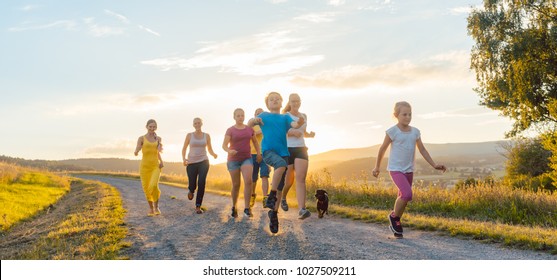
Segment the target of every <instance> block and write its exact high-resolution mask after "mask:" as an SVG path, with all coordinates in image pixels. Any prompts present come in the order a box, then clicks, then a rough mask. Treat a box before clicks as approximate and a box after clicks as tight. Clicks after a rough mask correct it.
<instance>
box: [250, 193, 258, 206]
mask: <svg viewBox="0 0 557 280" xmlns="http://www.w3.org/2000/svg"><path fill="white" fill-rule="evenodd" d="M255 197H256V194H252V195H251V198H250V200H249V208H253V206H254V205H255Z"/></svg>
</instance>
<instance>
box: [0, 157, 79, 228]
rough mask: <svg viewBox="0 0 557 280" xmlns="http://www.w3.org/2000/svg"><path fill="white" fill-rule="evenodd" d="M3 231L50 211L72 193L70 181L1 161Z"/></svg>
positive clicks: (0, 194)
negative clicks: (62, 198) (67, 194)
mask: <svg viewBox="0 0 557 280" xmlns="http://www.w3.org/2000/svg"><path fill="white" fill-rule="evenodd" d="M0 172H1V173H0V204H1V205H2V208H0V217H1V219H0V231H6V230H8V229H9V228H10V227H11V226H13V225H14V224H15V223H18V222H20V221H23V220H26V219H29V218H30V217H32V216H34V215H36V214H37V213H39V212H41V211H43V210H45V209H49V207H50V206H51V205H52V204H53V203H55V202H56V201H57V200H58V199H60V197H62V196H63V195H64V194H66V193H67V192H68V191H69V190H70V184H69V182H68V180H67V179H65V178H62V177H58V176H55V175H54V174H51V173H46V172H40V171H36V170H31V169H24V168H21V167H17V166H14V165H9V164H5V163H2V162H0Z"/></svg>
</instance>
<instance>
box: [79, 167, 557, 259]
mask: <svg viewBox="0 0 557 280" xmlns="http://www.w3.org/2000/svg"><path fill="white" fill-rule="evenodd" d="M79 177H81V178H84V179H93V180H98V181H102V182H105V183H108V184H111V185H113V186H114V187H116V188H117V189H118V190H119V191H120V193H121V194H122V199H123V204H124V208H126V209H127V210H128V213H127V215H126V218H125V219H126V223H127V224H128V226H129V227H130V236H129V238H128V240H129V241H130V242H132V246H131V248H130V249H128V251H127V252H125V253H127V254H128V255H129V256H130V257H131V258H132V259H155V260H162V259H178V260H183V259H196V260H234V259H238V260H276V259H280V260H303V259H305V260H316V259H324V260H351V259H362V260H385V259H388V260H400V259H410V260H416V259H444V260H459V259H472V260H474V259H480V260H488V259H497V260H503V259H518V260H523V259H527V260H537V259H557V256H552V255H550V254H547V253H541V252H533V251H525V250H519V249H508V248H504V247H501V246H499V245H493V244H482V243H480V242H477V241H473V240H462V239H458V238H452V237H447V236H442V235H439V234H437V233H432V232H423V231H418V230H414V229H408V230H407V232H406V233H405V235H404V237H405V238H404V239H401V240H396V239H392V238H391V233H390V231H389V229H388V228H387V226H386V225H379V224H366V223H361V222H356V221H352V220H348V219H342V218H336V217H331V216H329V217H325V218H324V219H318V218H317V215H316V214H315V213H313V215H312V216H311V217H310V218H308V219H306V220H304V221H300V220H298V219H297V215H296V214H297V213H295V212H297V211H293V210H290V211H288V212H284V211H282V212H280V213H279V221H280V231H279V233H278V234H277V235H275V236H273V235H271V233H270V231H269V228H268V218H267V210H268V209H265V210H264V209H263V208H262V206H261V202H258V203H257V204H256V205H255V207H254V210H253V214H254V217H253V218H251V219H249V218H244V217H243V216H242V215H240V217H239V218H236V219H233V218H231V217H230V216H229V214H230V213H229V211H230V207H231V201H230V198H229V197H227V196H226V197H225V196H219V195H214V194H210V193H206V194H205V199H204V203H203V204H204V207H205V208H207V211H206V212H205V213H203V214H201V215H199V214H195V213H194V211H193V210H194V206H195V203H194V201H189V200H188V199H187V197H186V194H187V190H185V189H180V188H175V187H171V186H166V185H164V184H161V191H162V195H161V200H160V208H161V211H162V212H163V214H162V215H161V216H158V217H148V216H147V215H146V213H147V210H148V206H147V203H146V201H145V198H144V196H143V191H142V190H141V186H140V183H139V181H137V180H130V179H116V178H107V177H99V176H85V175H83V176H79ZM172 196H174V197H176V198H175V199H171V197H172ZM238 206H239V207H243V202H242V201H241V200H240V201H239V205H238Z"/></svg>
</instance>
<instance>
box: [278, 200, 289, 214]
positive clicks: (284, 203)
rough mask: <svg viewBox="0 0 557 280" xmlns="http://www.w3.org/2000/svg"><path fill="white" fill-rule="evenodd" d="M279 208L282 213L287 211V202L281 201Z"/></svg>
mask: <svg viewBox="0 0 557 280" xmlns="http://www.w3.org/2000/svg"><path fill="white" fill-rule="evenodd" d="M280 208H282V210H284V211H288V202H286V199H283V200H281V202H280Z"/></svg>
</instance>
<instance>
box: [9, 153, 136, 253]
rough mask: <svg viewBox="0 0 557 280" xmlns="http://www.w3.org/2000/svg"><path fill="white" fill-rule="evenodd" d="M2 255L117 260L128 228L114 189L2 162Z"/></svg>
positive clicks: (124, 244)
mask: <svg viewBox="0 0 557 280" xmlns="http://www.w3.org/2000/svg"><path fill="white" fill-rule="evenodd" d="M0 172H1V173H0V174H1V175H0V202H1V205H2V207H1V208H0V215H1V216H2V220H1V224H0V225H1V226H2V228H1V230H0V234H1V235H0V248H1V250H0V259H3V260H6V259H117V258H124V257H125V256H120V249H121V248H123V247H125V246H127V244H126V243H124V242H123V238H124V237H125V236H126V232H127V228H126V227H125V226H124V222H123V218H124V213H125V211H124V209H123V208H122V204H121V200H120V197H119V194H118V192H117V191H116V190H115V189H114V188H113V187H111V186H108V185H105V184H100V183H96V182H85V181H78V180H71V179H69V178H68V177H60V176H57V175H55V174H52V173H49V172H45V171H41V170H35V169H28V168H22V167H19V166H15V165H9V164H5V163H2V162H0Z"/></svg>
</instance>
